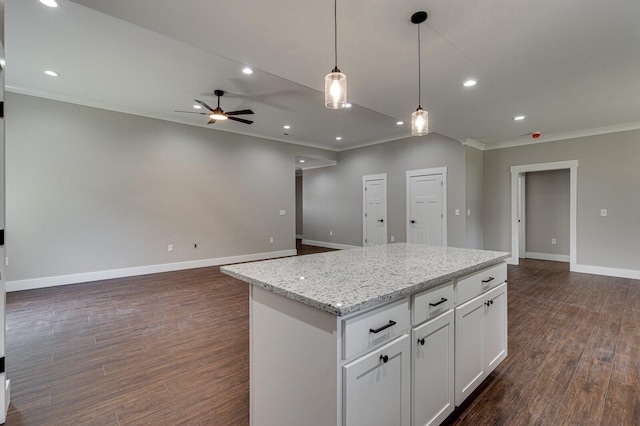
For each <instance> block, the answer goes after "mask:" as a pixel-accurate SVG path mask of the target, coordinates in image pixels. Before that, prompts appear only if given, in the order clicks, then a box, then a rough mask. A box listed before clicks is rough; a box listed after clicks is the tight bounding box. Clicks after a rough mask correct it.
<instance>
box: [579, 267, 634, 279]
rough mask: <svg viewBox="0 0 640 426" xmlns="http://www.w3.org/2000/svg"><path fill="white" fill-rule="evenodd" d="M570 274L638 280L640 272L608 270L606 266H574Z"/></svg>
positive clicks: (617, 269) (618, 269)
mask: <svg viewBox="0 0 640 426" xmlns="http://www.w3.org/2000/svg"><path fill="white" fill-rule="evenodd" d="M572 272H582V273H584V274H594V275H605V276H607V277H618V278H631V279H634V280H640V271H638V270H635V269H620V268H608V267H606V266H592V265H576V266H575V268H574V269H572Z"/></svg>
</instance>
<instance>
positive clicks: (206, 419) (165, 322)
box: [6, 246, 640, 426]
mask: <svg viewBox="0 0 640 426" xmlns="http://www.w3.org/2000/svg"><path fill="white" fill-rule="evenodd" d="M303 248H304V249H305V250H306V251H308V252H317V251H324V250H325V249H320V248H311V247H308V246H307V247H303ZM305 250H303V252H305ZM508 282H509V293H508V303H509V304H508V306H509V357H508V358H507V359H506V360H505V361H504V362H503V363H502V364H501V365H500V366H499V367H498V368H497V370H496V371H495V372H494V373H493V374H492V375H491V376H490V377H489V378H488V379H487V380H486V381H485V382H484V383H483V385H482V386H481V389H479V390H478V391H476V392H475V394H474V395H473V396H472V398H471V400H470V401H468V402H467V403H465V406H464V407H462V408H461V409H458V410H457V411H456V412H455V413H454V415H452V417H450V419H449V420H448V421H447V423H448V424H451V425H490V424H507V425H534V424H535V425H568V424H576V425H639V424H640V355H639V354H640V281H638V280H629V279H619V278H608V277H601V276H595V275H586V274H577V273H570V272H568V266H567V264H562V263H553V262H544V261H531V260H527V261H524V262H523V263H522V264H521V266H517V267H515V266H510V267H509V273H508ZM247 298H248V287H247V285H246V284H245V283H242V282H240V281H237V280H235V279H233V278H230V277H228V276H226V275H224V274H221V273H220V271H219V268H217V267H212V268H201V269H194V270H188V271H179V272H170V273H163V274H154V275H148V276H141V277H132V278H123V279H116V280H109V281H101V282H94V283H86V284H77V285H69V286H62V287H55V288H46V289H39V290H29V291H23V292H15V293H9V294H7V356H6V358H7V375H8V377H9V378H10V379H11V396H12V404H11V407H10V409H9V414H8V417H7V422H6V424H7V425H10V426H13V425H34V426H35V425H38V426H40V425H73V424H83V425H138V424H141V425H142V424H144V425H147V424H154V425H179V424H188V425H248V424H249V419H248V404H249V371H248V369H249V364H248V358H249V352H248V344H249V340H248V329H247V326H248V303H247Z"/></svg>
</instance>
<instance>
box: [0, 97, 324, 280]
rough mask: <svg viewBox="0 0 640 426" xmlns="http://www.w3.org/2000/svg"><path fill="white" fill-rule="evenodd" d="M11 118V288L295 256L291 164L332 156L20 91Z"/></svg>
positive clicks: (9, 106) (9, 109) (10, 104)
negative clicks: (33, 281) (223, 260)
mask: <svg viewBox="0 0 640 426" xmlns="http://www.w3.org/2000/svg"><path fill="white" fill-rule="evenodd" d="M5 111H6V115H7V117H8V120H7V126H6V131H7V255H8V257H9V267H8V268H7V275H8V279H9V280H12V281H13V280H23V279H30V278H39V277H51V276H57V275H68V274H77V273H84V272H95V271H104V270H113V269H120V268H130V267H139V266H146V265H158V264H166V263H173V262H183V261H192V260H200V259H215V258H220V257H228V256H238V255H247V254H255V253H265V252H271V251H280V250H290V249H295V232H296V230H295V181H294V179H293V176H294V157H295V155H296V154H298V155H310V156H315V157H321V158H322V157H324V158H329V159H334V160H335V156H336V154H335V153H333V152H328V151H323V150H318V149H313V148H306V147H302V146H298V145H292V144H286V143H281V142H275V141H270V140H265V139H258V138H252V137H248V136H241V135H236V134H233V133H228V132H222V131H216V130H212V129H207V128H201V127H194V126H187V125H182V124H176V123H170V122H165V121H160V120H154V119H148V118H143V117H138V116H133V115H127V114H121V113H115V112H110V111H105V110H99V109H94V108H87V107H82V106H78V105H72V104H67V103H62V102H56V101H50V100H45V99H41V98H35V97H30V96H23V95H18V94H13V93H7V101H6V108H5ZM231 124H233V123H231ZM281 209H283V210H286V212H287V214H286V215H285V216H280V215H279V210H281ZM269 237H274V239H275V242H274V243H273V244H270V243H269ZM168 244H173V245H174V249H175V251H174V252H171V253H169V252H168V251H167V245H168ZM194 244H197V245H198V248H197V249H195V248H194Z"/></svg>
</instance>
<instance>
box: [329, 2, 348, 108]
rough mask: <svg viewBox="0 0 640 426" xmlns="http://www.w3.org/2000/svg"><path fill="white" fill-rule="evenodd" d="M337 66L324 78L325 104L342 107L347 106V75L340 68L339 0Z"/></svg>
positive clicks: (335, 12)
mask: <svg viewBox="0 0 640 426" xmlns="http://www.w3.org/2000/svg"><path fill="white" fill-rule="evenodd" d="M333 24H334V42H335V46H334V53H335V63H336V65H335V67H333V70H331V72H330V73H329V74H327V75H326V77H325V78H324V106H326V107H327V108H330V109H342V108H346V106H347V76H346V75H345V74H343V73H342V72H340V69H339V68H338V0H334V2H333Z"/></svg>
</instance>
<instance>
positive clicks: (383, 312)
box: [342, 298, 409, 359]
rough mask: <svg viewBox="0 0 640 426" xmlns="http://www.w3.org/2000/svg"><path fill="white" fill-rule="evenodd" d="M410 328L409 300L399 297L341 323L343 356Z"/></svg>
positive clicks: (369, 347) (372, 346)
mask: <svg viewBox="0 0 640 426" xmlns="http://www.w3.org/2000/svg"><path fill="white" fill-rule="evenodd" d="M408 330H409V300H408V299H406V298H405V299H401V300H398V301H397V302H393V303H390V304H387V305H384V306H381V307H379V308H376V309H373V310H371V311H368V312H366V313H364V314H362V315H357V316H355V317H353V318H349V319H346V320H344V321H343V322H342V358H343V359H349V358H351V357H353V356H355V355H359V354H362V353H364V352H366V351H368V350H370V349H373V348H375V347H377V346H379V345H382V344H384V343H386V342H388V341H390V340H391V339H393V338H395V337H396V336H399V335H401V334H402V333H406V332H408Z"/></svg>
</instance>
